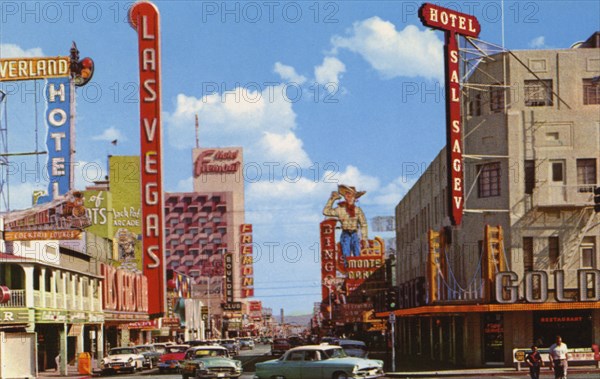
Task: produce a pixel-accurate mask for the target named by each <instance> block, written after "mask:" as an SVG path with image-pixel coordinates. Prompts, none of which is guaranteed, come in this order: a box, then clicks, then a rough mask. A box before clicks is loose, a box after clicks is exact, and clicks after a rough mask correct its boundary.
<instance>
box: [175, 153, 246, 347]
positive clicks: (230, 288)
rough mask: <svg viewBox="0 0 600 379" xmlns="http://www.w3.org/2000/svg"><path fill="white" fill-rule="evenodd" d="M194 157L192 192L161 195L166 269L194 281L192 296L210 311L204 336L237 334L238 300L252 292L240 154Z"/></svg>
mask: <svg viewBox="0 0 600 379" xmlns="http://www.w3.org/2000/svg"><path fill="white" fill-rule="evenodd" d="M192 159H193V168H194V169H193V178H194V179H193V180H194V182H193V192H181V193H167V194H166V195H165V228H166V251H165V257H166V266H167V268H168V269H171V270H176V271H178V272H180V273H182V274H185V275H188V276H189V277H191V278H192V280H193V281H194V285H193V291H192V292H193V297H195V298H200V299H202V300H203V302H204V303H205V305H206V306H207V307H208V314H207V318H208V319H210V324H211V328H207V334H206V335H205V337H220V336H222V335H228V336H237V335H239V334H240V332H241V328H242V304H241V302H242V301H245V299H246V298H249V297H252V296H253V291H254V290H253V280H254V278H253V267H252V260H251V258H252V247H251V243H252V226H251V225H248V224H245V221H244V218H245V217H244V216H245V211H244V179H243V150H242V148H241V147H229V148H196V149H194V150H193V151H192ZM248 255H249V258H250V259H249V260H248V257H247V256H248ZM244 257H245V258H244ZM228 260H230V264H228V263H227V261H228ZM223 304H227V305H223ZM208 319H207V321H208Z"/></svg>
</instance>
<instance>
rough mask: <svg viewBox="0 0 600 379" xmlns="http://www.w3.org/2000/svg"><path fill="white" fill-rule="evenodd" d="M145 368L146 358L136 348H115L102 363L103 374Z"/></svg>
mask: <svg viewBox="0 0 600 379" xmlns="http://www.w3.org/2000/svg"><path fill="white" fill-rule="evenodd" d="M143 367H144V356H143V355H142V354H140V352H139V351H138V349H136V348H135V347H115V348H112V349H110V351H109V352H108V356H107V357H106V358H104V359H103V360H102V362H100V368H101V369H102V373H105V372H109V371H110V372H121V371H129V372H135V370H141V369H142V368H143Z"/></svg>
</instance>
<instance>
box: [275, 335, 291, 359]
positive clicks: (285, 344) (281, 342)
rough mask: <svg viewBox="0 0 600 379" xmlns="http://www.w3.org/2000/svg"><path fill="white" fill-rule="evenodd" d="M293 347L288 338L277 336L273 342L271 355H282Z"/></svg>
mask: <svg viewBox="0 0 600 379" xmlns="http://www.w3.org/2000/svg"><path fill="white" fill-rule="evenodd" d="M291 348H292V345H291V344H290V341H288V340H287V338H275V339H274V340H273V343H272V344H271V355H282V354H283V353H285V352H286V351H288V350H289V349H291Z"/></svg>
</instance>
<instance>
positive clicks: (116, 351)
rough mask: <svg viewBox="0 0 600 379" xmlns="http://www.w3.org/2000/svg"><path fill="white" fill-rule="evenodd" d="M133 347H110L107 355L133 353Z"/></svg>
mask: <svg viewBox="0 0 600 379" xmlns="http://www.w3.org/2000/svg"><path fill="white" fill-rule="evenodd" d="M135 353H136V352H135V349H132V348H119V349H111V351H110V353H109V355H122V354H135Z"/></svg>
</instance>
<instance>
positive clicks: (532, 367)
mask: <svg viewBox="0 0 600 379" xmlns="http://www.w3.org/2000/svg"><path fill="white" fill-rule="evenodd" d="M525 362H527V364H528V365H529V376H530V377H531V379H540V368H541V367H542V366H543V365H544V361H542V356H541V355H540V352H539V351H538V348H537V346H535V345H532V346H531V352H530V353H528V354H527V355H526V356H525Z"/></svg>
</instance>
